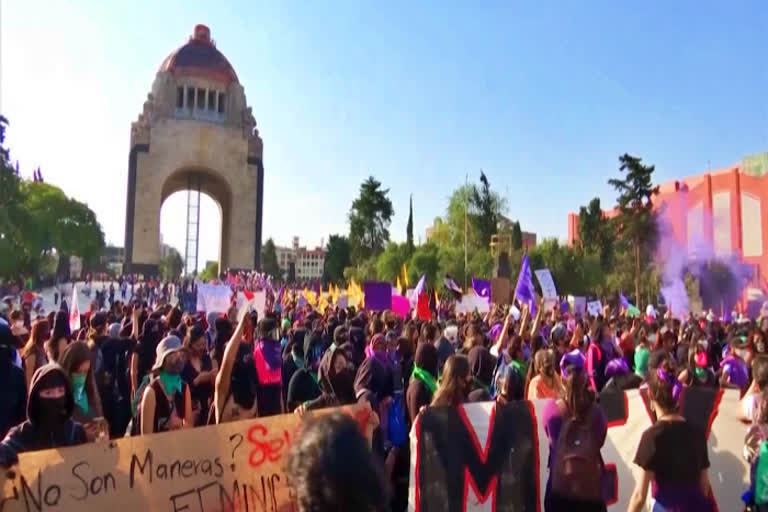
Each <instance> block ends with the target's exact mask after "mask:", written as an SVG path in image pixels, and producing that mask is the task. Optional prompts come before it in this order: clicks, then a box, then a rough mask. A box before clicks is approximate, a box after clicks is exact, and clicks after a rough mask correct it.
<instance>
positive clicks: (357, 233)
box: [349, 176, 395, 262]
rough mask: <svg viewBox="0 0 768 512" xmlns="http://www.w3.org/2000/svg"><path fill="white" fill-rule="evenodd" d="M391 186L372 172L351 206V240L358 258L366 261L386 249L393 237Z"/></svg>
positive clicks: (353, 252)
mask: <svg viewBox="0 0 768 512" xmlns="http://www.w3.org/2000/svg"><path fill="white" fill-rule="evenodd" d="M388 193H389V189H386V190H382V189H381V182H379V181H377V180H376V179H375V178H374V177H373V176H370V177H369V178H368V179H367V180H365V181H364V182H363V183H362V184H361V185H360V195H359V196H358V198H357V199H355V200H354V201H353V202H352V208H350V210H349V242H350V245H351V246H352V255H353V257H354V258H353V259H354V261H357V262H359V261H362V260H365V259H367V258H370V257H371V256H375V255H377V254H379V253H380V252H381V251H383V250H384V246H385V244H386V243H387V242H388V241H389V225H390V223H391V221H392V216H393V215H394V214H395V211H394V209H393V208H392V201H390V199H389V198H388V197H387V194H388Z"/></svg>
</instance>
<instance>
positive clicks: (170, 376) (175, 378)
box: [160, 370, 181, 395]
mask: <svg viewBox="0 0 768 512" xmlns="http://www.w3.org/2000/svg"><path fill="white" fill-rule="evenodd" d="M160 382H162V383H163V387H164V388H165V391H166V392H167V393H168V394H169V395H173V394H175V393H177V392H178V393H181V375H179V374H178V373H168V372H166V371H165V370H162V371H161V372H160Z"/></svg>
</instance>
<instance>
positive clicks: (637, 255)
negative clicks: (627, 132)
mask: <svg viewBox="0 0 768 512" xmlns="http://www.w3.org/2000/svg"><path fill="white" fill-rule="evenodd" d="M619 163H620V166H619V171H620V172H622V173H624V172H626V176H625V177H624V179H615V178H614V179H610V180H608V184H609V185H611V186H613V187H614V188H615V189H616V191H617V192H618V193H619V197H618V198H617V200H616V201H617V203H618V205H619V211H620V214H619V217H618V219H617V222H618V232H619V234H620V235H621V236H622V237H624V238H625V239H626V240H629V241H631V244H632V252H633V254H634V260H635V265H634V267H635V268H634V277H635V297H636V298H638V299H639V297H640V280H641V274H642V271H643V261H648V259H649V258H648V257H647V255H648V254H649V252H650V249H651V248H652V246H653V244H654V243H655V240H656V222H655V219H654V215H653V196H655V195H656V194H658V193H659V187H658V186H653V181H652V178H653V171H654V170H655V166H653V165H651V166H646V165H643V164H642V159H641V158H637V157H634V156H630V155H628V154H627V153H625V154H623V155H622V156H620V157H619Z"/></svg>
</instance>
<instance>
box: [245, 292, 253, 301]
mask: <svg viewBox="0 0 768 512" xmlns="http://www.w3.org/2000/svg"><path fill="white" fill-rule="evenodd" d="M243 295H245V298H246V299H248V300H249V301H250V300H253V297H254V293H253V292H249V291H248V290H243Z"/></svg>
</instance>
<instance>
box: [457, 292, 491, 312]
mask: <svg viewBox="0 0 768 512" xmlns="http://www.w3.org/2000/svg"><path fill="white" fill-rule="evenodd" d="M490 309H491V305H490V303H489V302H488V298H487V297H480V296H479V295H475V294H474V293H466V294H464V295H463V296H462V297H461V300H460V301H459V302H457V303H456V313H473V312H474V311H475V310H477V312H478V313H487V312H488V311H490Z"/></svg>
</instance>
